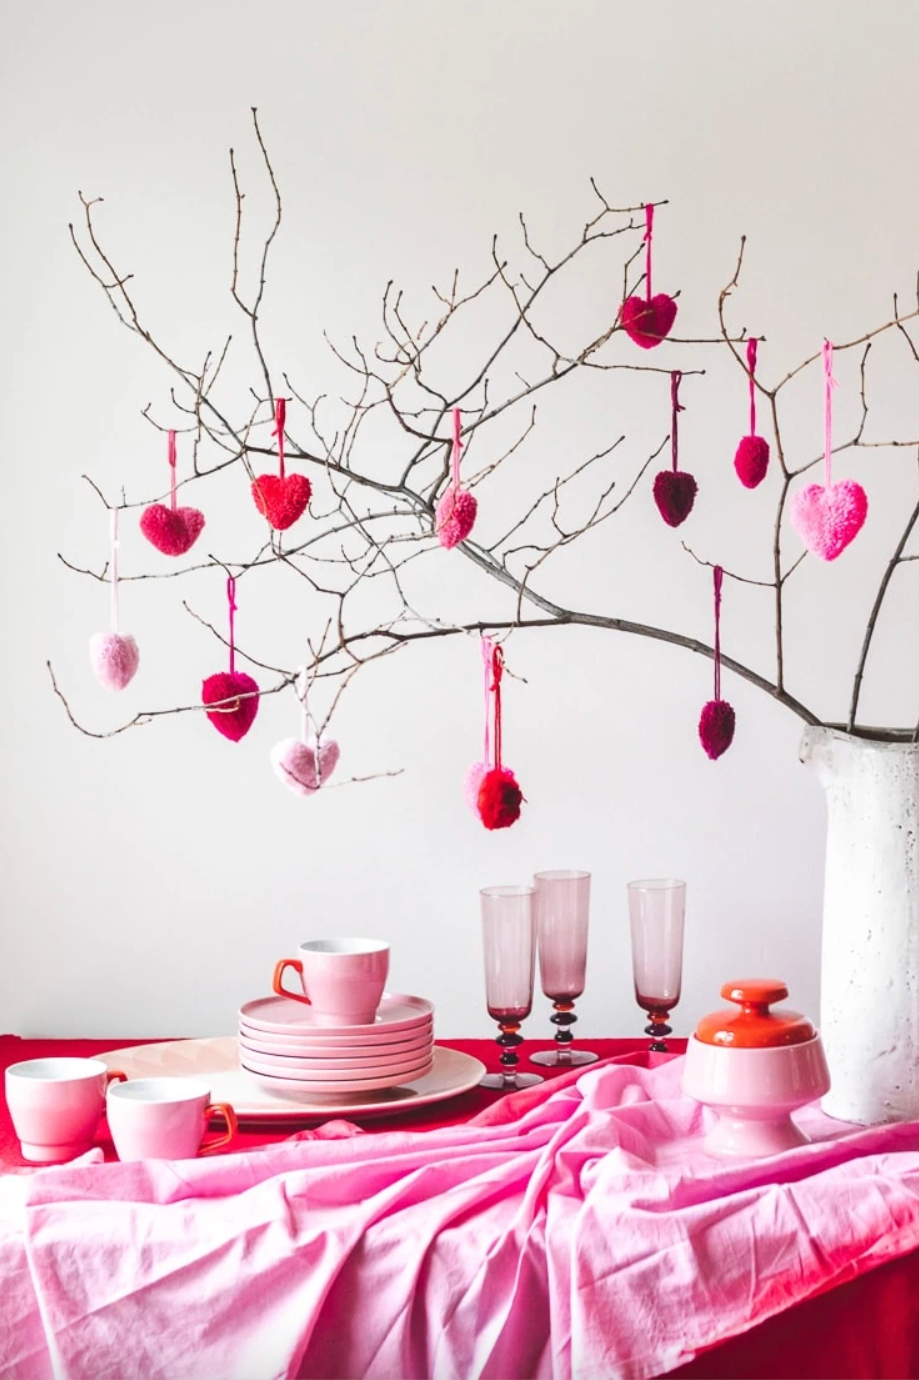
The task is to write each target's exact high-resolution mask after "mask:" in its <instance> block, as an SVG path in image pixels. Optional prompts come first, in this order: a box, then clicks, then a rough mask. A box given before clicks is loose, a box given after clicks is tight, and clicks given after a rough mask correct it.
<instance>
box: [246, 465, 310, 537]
mask: <svg viewBox="0 0 919 1380" xmlns="http://www.w3.org/2000/svg"><path fill="white" fill-rule="evenodd" d="M312 492H313V486H312V484H310V481H309V480H308V479H307V477H306V475H305V474H286V475H283V476H282V475H277V474H260V475H259V476H258V478H257V479H253V481H252V497H253V498H254V500H255V506H256V508H257V509H258V510H259V512H260V513H261V515H262V517H266V518H267V519H268V521H269V523H270V525H271V526H272V527H274V528H275V530H276V531H278V532H284V531H286V530H287V528H288V527H293V525H294V523H295V522H296V521H297V519H298V518H299V517H301V516H302V515H303V513H304V512H305V511H306V505H307V504H308V503H309V501H310V495H311V494H312Z"/></svg>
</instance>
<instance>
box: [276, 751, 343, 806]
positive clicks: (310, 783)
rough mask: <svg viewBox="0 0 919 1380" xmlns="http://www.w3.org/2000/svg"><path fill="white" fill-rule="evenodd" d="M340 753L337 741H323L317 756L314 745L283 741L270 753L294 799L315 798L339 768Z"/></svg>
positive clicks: (278, 772)
mask: <svg viewBox="0 0 919 1380" xmlns="http://www.w3.org/2000/svg"><path fill="white" fill-rule="evenodd" d="M340 751H341V750H340V748H339V746H338V744H337V743H336V741H335V739H334V738H326V739H324V740H323V742H322V743H321V744H320V745H319V750H318V752H317V750H316V744H315V743H304V742H303V741H302V740H301V739H300V738H283V739H282V740H281V742H280V743H275V745H274V747H273V748H272V749H271V765H272V766H273V767H274V771H275V775H276V776H277V778H278V780H279V781H283V782H284V785H285V786H287V787H288V789H289V790H292V791H293V792H294V794H295V795H315V794H316V792H317V791H318V790H319V788H320V787H321V786H323V785H324V784H325V782H326V781H328V779H329V777H330V776H331V775H332V772H333V771H334V770H335V768H336V766H337V765H338V758H339V756H340Z"/></svg>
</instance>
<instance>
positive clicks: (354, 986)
mask: <svg viewBox="0 0 919 1380" xmlns="http://www.w3.org/2000/svg"><path fill="white" fill-rule="evenodd" d="M287 968H293V969H294V971H295V972H297V973H299V974H300V983H301V987H302V992H290V991H288V990H287V989H286V988H285V987H284V986H282V979H283V977H284V972H285V969H287ZM388 972H389V945H388V944H384V943H383V941H382V940H381V939H310V940H308V941H306V942H305V943H303V944H301V945H300V947H299V949H298V950H297V957H296V958H282V959H280V960H279V961H278V963H277V964H276V966H275V970H274V981H273V983H272V986H273V988H274V991H275V992H276V993H277V994H278V996H280V997H290V998H291V1000H292V1001H302V1002H305V1003H306V1005H307V1006H309V1007H311V1008H312V1013H313V1020H314V1022H315V1024H316V1025H370V1024H372V1022H373V1020H374V1018H375V1016H376V1014H377V1007H378V1006H379V1004H380V998H381V997H382V995H383V988H384V987H385V986H386V977H387V974H388Z"/></svg>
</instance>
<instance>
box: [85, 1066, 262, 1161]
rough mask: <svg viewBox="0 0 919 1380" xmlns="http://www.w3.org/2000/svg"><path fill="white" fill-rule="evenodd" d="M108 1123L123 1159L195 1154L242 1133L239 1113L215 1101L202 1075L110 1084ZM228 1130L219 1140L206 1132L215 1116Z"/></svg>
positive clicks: (181, 1157) (212, 1150) (221, 1146)
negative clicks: (205, 1135)
mask: <svg viewBox="0 0 919 1380" xmlns="http://www.w3.org/2000/svg"><path fill="white" fill-rule="evenodd" d="M107 1107H108V1125H109V1131H110V1132H111V1135H112V1141H113V1142H114V1145H115V1149H116V1150H117V1151H118V1158H119V1159H120V1160H190V1159H194V1157H195V1156H196V1155H197V1154H199V1153H200V1154H202V1155H212V1154H214V1153H215V1151H217V1150H223V1149H225V1148H226V1146H228V1145H230V1144H231V1143H232V1142H233V1140H235V1138H236V1133H237V1130H238V1124H237V1120H236V1113H235V1112H234V1111H233V1108H232V1107H231V1106H230V1105H229V1103H227V1102H212V1101H211V1093H210V1088H209V1087H208V1085H207V1083H205V1082H204V1080H203V1079H201V1078H194V1077H191V1078H132V1079H130V1080H129V1081H128V1082H126V1083H112V1084H111V1085H110V1086H109V1090H108V1097H107ZM212 1116H221V1117H223V1119H224V1121H225V1122H226V1130H225V1131H224V1132H223V1133H222V1134H221V1135H219V1136H217V1137H215V1139H213V1140H209V1141H205V1140H204V1134H205V1130H206V1128H207V1123H208V1120H209V1118H210V1117H212Z"/></svg>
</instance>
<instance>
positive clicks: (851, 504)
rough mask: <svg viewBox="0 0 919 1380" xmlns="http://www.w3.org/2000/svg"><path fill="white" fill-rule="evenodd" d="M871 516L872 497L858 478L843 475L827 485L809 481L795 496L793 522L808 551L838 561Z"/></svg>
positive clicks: (792, 505) (827, 559)
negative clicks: (869, 514) (869, 504)
mask: <svg viewBox="0 0 919 1380" xmlns="http://www.w3.org/2000/svg"><path fill="white" fill-rule="evenodd" d="M867 516H868V498H867V495H866V493H865V490H864V489H863V488H862V486H861V484H856V482H855V480H854V479H841V480H840V481H839V483H838V484H832V485H831V486H830V488H829V489H825V488H824V486H823V485H822V484H808V486H807V488H806V489H799V490H798V492H797V493H796V494H795V496H794V498H793V499H792V500H791V525H792V527H794V529H795V531H796V532H797V534H798V536H799V537H800V538H801V540H802V541H803V542H804V545H805V546H806V547H807V549H808V551H812V552H813V553H814V555H815V556H820V557H822V558H823V560H825V561H835V559H836V557H837V556H838V555H840V553H841V552H843V551H845V549H846V547H847V546H848V545H849V542H850V541H853V540H854V539H855V537H857V536H858V534H859V532H860V531H861V529H862V526H863V524H864V521H865V518H866V517H867Z"/></svg>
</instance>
